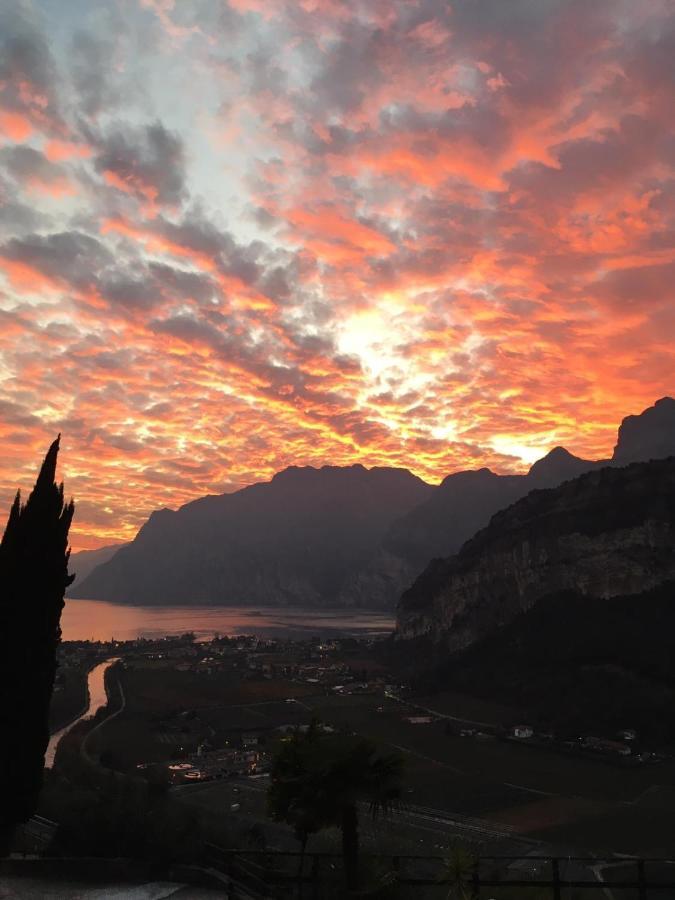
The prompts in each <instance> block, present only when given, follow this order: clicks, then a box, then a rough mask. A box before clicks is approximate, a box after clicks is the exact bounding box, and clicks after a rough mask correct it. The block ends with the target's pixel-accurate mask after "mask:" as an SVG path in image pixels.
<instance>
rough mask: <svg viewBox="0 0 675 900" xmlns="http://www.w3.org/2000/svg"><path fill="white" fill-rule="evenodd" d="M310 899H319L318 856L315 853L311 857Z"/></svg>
mask: <svg viewBox="0 0 675 900" xmlns="http://www.w3.org/2000/svg"><path fill="white" fill-rule="evenodd" d="M310 877H311V879H312V900H319V857H318V856H317V854H316V853H315V854H314V856H313V857H312V874H311V876H310Z"/></svg>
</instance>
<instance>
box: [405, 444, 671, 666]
mask: <svg viewBox="0 0 675 900" xmlns="http://www.w3.org/2000/svg"><path fill="white" fill-rule="evenodd" d="M671 579H675V457H670V458H668V459H665V460H654V461H652V462H648V463H634V464H633V465H630V466H627V467H625V468H611V467H605V468H602V469H600V470H598V471H594V472H590V473H588V474H586V475H582V476H580V477H579V478H577V479H575V480H572V481H569V482H567V483H565V484H563V485H561V486H560V487H558V488H554V489H550V490H537V491H533V492H532V493H530V494H529V495H528V496H527V497H525V498H523V499H522V500H519V501H518V502H517V503H515V504H513V505H512V506H510V507H509V508H508V509H506V510H503V511H502V512H500V513H498V514H497V515H495V516H494V517H493V518H492V520H491V521H490V524H489V525H488V526H487V527H486V528H484V529H483V530H482V531H479V532H478V533H477V534H476V535H475V537H474V538H472V539H471V540H470V541H468V542H467V543H466V544H465V545H464V546H463V547H462V549H461V550H460V552H459V553H458V554H457V555H455V556H452V557H450V558H448V559H442V560H434V561H433V562H432V563H431V564H430V565H429V566H428V567H427V569H426V570H425V571H424V572H423V573H422V575H421V576H420V577H419V578H418V579H417V580H416V581H415V583H414V584H413V585H412V587H411V588H410V589H409V590H408V591H406V592H405V593H404V594H403V596H402V598H401V601H400V604H399V608H398V624H397V635H398V638H399V639H401V640H405V639H409V638H419V637H421V636H425V637H428V638H429V639H430V640H431V641H432V642H433V643H435V644H437V645H441V646H442V647H443V648H444V651H445V652H455V651H458V650H461V649H462V648H464V647H467V646H468V645H470V644H473V643H475V642H476V641H478V640H481V639H482V638H484V637H486V636H488V635H489V634H491V633H493V632H495V631H497V630H499V629H501V628H503V627H504V626H505V625H507V624H508V623H509V622H511V621H513V620H514V619H515V618H516V617H517V616H518V615H519V614H520V613H522V612H524V611H526V610H528V609H530V608H531V607H533V606H535V604H537V603H538V602H540V601H541V600H542V599H544V598H546V597H548V596H551V595H556V594H560V593H563V592H566V591H572V592H575V593H578V594H580V595H582V596H586V597H588V598H589V603H590V602H592V598H602V599H608V598H611V597H617V596H622V595H628V594H638V593H642V592H644V591H647V590H651V589H653V588H656V587H658V586H660V585H662V584H663V583H665V582H666V581H668V580H671Z"/></svg>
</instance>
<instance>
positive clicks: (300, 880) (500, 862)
mask: <svg viewBox="0 0 675 900" xmlns="http://www.w3.org/2000/svg"><path fill="white" fill-rule="evenodd" d="M207 846H208V849H209V855H210V858H211V863H212V864H213V865H214V866H216V867H219V868H223V869H224V870H225V871H228V872H230V873H232V874H234V873H236V875H237V877H238V878H239V879H240V880H242V881H243V882H244V883H246V880H247V876H248V877H250V879H251V886H252V887H253V886H255V889H256V890H257V891H258V892H263V889H264V887H265V886H266V887H267V888H268V889H282V890H284V891H285V892H284V893H283V894H280V895H277V894H270V895H269V896H284V897H294V896H298V893H296V891H298V890H302V889H303V887H306V888H308V892H306V893H303V897H304V896H308V897H311V898H312V900H315V898H320V897H322V896H323V893H322V891H323V889H324V888H325V885H326V881H327V880H329V881H331V882H333V883H337V882H340V881H341V880H342V877H343V874H342V871H343V870H342V857H341V856H340V855H339V854H337V853H311V852H309V853H306V854H305V855H304V858H303V860H302V869H301V870H300V862H301V855H300V853H298V852H285V851H267V850H228V849H225V848H222V847H217V846H216V845H213V844H210V845H207ZM363 860H364V862H366V861H371V862H372V861H373V860H376V861H377V862H378V863H379V864H380V866H382V867H383V868H384V869H386V870H387V871H388V873H389V880H390V883H391V884H392V885H394V884H397V885H401V886H410V887H417V888H434V887H435V888H436V889H437V890H439V892H440V891H443V893H442V896H447V891H448V889H449V886H450V884H451V883H456V884H458V885H461V886H462V887H463V889H464V892H465V895H466V896H470V897H472V898H475V900H483V898H485V900H488V898H492V897H493V896H495V893H496V895H497V897H498V896H499V890H500V889H501V890H502V891H504V890H507V891H511V890H513V891H515V890H517V889H526V888H527V889H531V890H534V889H538V890H539V891H542V892H548V896H549V897H550V898H551V900H565V898H566V897H567V896H568V891H569V890H574V889H577V890H580V891H583V892H584V896H586V892H589V891H597V892H598V894H597V896H598V900H600V897H602V896H603V894H602V892H604V896H605V897H613V896H614V895H613V893H612V892H613V891H616V892H617V894H616V897H617V900H618V898H626V900H628V897H630V898H631V900H633V898H635V900H651V898H652V897H653V898H654V900H656V898H659V900H665V898H666V896H670V894H669V895H664V894H663V893H662V892H663V891H666V890H669V891H672V892H673V894H672V896H675V859H671V858H645V859H636V858H632V857H608V858H598V857H589V856H585V857H573V856H565V857H552V856H532V855H528V856H493V857H485V856H482V857H478V858H476V859H475V860H474V862H473V864H472V866H470V867H469V868H468V869H467V871H466V872H464V873H462V874H461V875H460V876H459V879H458V881H457V882H450V881H448V878H447V871H448V864H447V860H446V858H445V857H442V856H420V855H394V856H393V855H372V854H363ZM671 870H672V871H671ZM262 895H263V896H264V893H263V894H262ZM439 896H441V893H439ZM511 896H513V894H512V895H511ZM537 896H542V895H539V894H538V895H537ZM543 896H546V894H545V893H544V894H543Z"/></svg>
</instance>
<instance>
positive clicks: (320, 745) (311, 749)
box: [270, 724, 403, 891]
mask: <svg viewBox="0 0 675 900" xmlns="http://www.w3.org/2000/svg"><path fill="white" fill-rule="evenodd" d="M289 747H290V749H289V750H284V749H282V750H281V751H280V754H279V755H278V757H277V760H276V761H275V764H274V766H273V771H272V784H271V786H270V800H271V803H270V809H271V810H272V811H273V814H274V813H275V812H276V818H278V819H282V820H284V821H286V822H288V823H289V824H291V825H293V826H294V827H295V828H296V834H298V836H299V837H300V838H301V840H302V839H303V836H304V842H303V854H304V847H305V846H306V843H307V838H308V837H309V835H310V834H312V833H314V832H316V831H319V830H320V829H322V828H328V827H331V826H336V827H337V828H339V829H340V830H341V832H342V858H343V863H344V869H345V876H346V881H347V888H348V889H349V890H350V891H353V890H356V888H357V887H358V883H359V808H360V807H361V806H362V805H366V806H367V808H368V810H369V812H370V814H371V816H372V817H373V818H374V819H378V818H379V817H381V816H388V815H390V814H391V813H392V812H393V811H394V810H395V809H396V808H397V807H398V806H399V805H400V801H401V792H402V790H401V782H402V777H403V758H402V757H401V756H399V755H398V754H385V755H382V754H380V753H379V752H378V750H377V747H376V746H375V744H373V743H372V741H369V740H367V739H365V738H360V737H352V736H345V735H322V734H321V733H320V731H319V727H318V726H317V725H316V724H314V725H313V726H310V729H309V731H308V732H307V734H306V735H303V736H301V737H300V736H296V737H295V738H294V741H293V742H292V744H291V745H289Z"/></svg>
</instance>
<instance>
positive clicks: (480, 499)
mask: <svg viewBox="0 0 675 900" xmlns="http://www.w3.org/2000/svg"><path fill="white" fill-rule="evenodd" d="M671 454H675V400H673V399H672V398H669V397H665V398H663V399H662V400H659V401H658V402H657V403H656V404H655V405H654V406H653V407H650V408H648V409H647V410H645V411H644V412H643V413H641V414H640V415H637V416H629V417H627V418H626V419H624V421H623V422H622V424H621V426H620V428H619V434H618V440H617V445H616V447H615V449H614V453H613V456H612V458H611V459H610V460H604V461H590V460H584V459H580V458H578V457H575V456H573V455H572V454H570V453H568V452H567V451H566V450H565V449H564V448H562V447H557V448H555V449H554V450H552V451H551V452H550V453H549V454H547V455H546V456H545V457H544V458H543V459H541V460H539V461H538V462H536V463H535V464H534V465H533V466H532V468H531V469H530V471H529V472H528V473H527V474H525V475H497V474H495V473H493V472H491V471H490V470H489V469H479V470H477V471H469V472H459V473H455V474H452V475H449V476H448V477H447V478H445V479H444V480H443V481H442V482H441V484H440V485H438V486H432V485H429V484H426V483H425V482H424V481H422V480H421V479H419V478H417V477H416V476H414V475H413V474H412V473H410V472H409V471H408V470H406V469H390V468H373V469H370V470H368V469H365V468H364V467H363V466H360V465H355V466H349V467H335V466H324V467H322V468H320V469H316V468H313V467H310V466H308V467H301V468H299V467H291V468H289V469H286V470H284V471H283V472H280V473H278V474H277V475H275V476H274V478H272V480H271V481H270V482H266V483H261V484H255V485H251V486H250V487H247V488H244V489H242V490H240V491H236V492H234V493H231V494H221V495H217V496H208V497H204V498H201V499H199V500H195V501H193V502H191V503H188V504H186V505H185V506H183V507H181V508H180V509H178V510H176V511H172V510H168V509H163V510H160V511H158V512H155V513H153V514H152V515H151V516H150V518H149V519H148V521H147V522H146V523H145V524H144V525H143V527H142V528H141V529H140V531H139V532H138V534H137V536H136V538H135V539H134V540H133V541H132V542H131V543H129V544H126V545H124V546H122V547H121V548H119V549H117V550H116V551H113V555H112V556H111V557H110V558H109V559H108V560H107V561H105V562H100V561H98V560H97V562H100V564H97V565H96V566H95V568H93V570H91V571H90V572H89V574H88V575H86V576H84V577H82V578H81V580H80V579H78V582H79V583H76V584H75V585H74V586H73V588H71V591H70V596H73V597H87V598H95V599H100V600H111V601H115V602H122V603H139V604H140V603H142V604H157V605H163V604H190V603H192V604H214V605H215V604H222V605H247V604H248V605H301V606H336V605H337V606H362V607H369V608H374V607H378V608H383V609H393V608H394V607H395V604H396V602H397V600H398V598H399V597H400V595H401V592H402V591H403V590H404V589H405V588H406V587H408V585H410V584H411V582H413V580H414V579H415V577H416V576H417V575H418V574H419V573H420V571H422V570H423V569H424V567H425V566H426V565H427V564H428V563H429V561H430V560H432V559H434V558H436V557H441V558H447V557H450V556H452V555H453V554H454V553H456V552H457V551H458V550H459V548H460V547H461V546H462V544H464V543H465V541H467V540H468V539H469V538H471V537H472V535H474V534H475V533H476V532H477V531H479V530H480V529H482V528H484V527H485V526H486V525H487V524H488V522H490V519H491V518H492V516H493V515H495V513H498V512H499V510H502V509H504V508H505V507H508V506H509V505H510V504H513V503H515V502H516V501H518V500H520V499H521V498H523V497H525V496H526V495H528V494H529V493H530V492H531V491H533V490H535V491H540V490H542V489H546V488H554V487H556V486H558V485H560V484H561V483H563V482H565V481H568V480H570V479H575V478H577V477H578V476H579V475H581V474H583V473H587V472H592V471H593V470H596V469H601V468H603V467H608V466H609V467H616V466H625V465H626V464H627V463H630V462H633V461H635V460H648V459H652V458H662V457H665V456H668V455H671ZM76 556H77V555H74V556H73V559H74V560H75V558H76ZM83 561H84V562H86V560H83Z"/></svg>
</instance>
